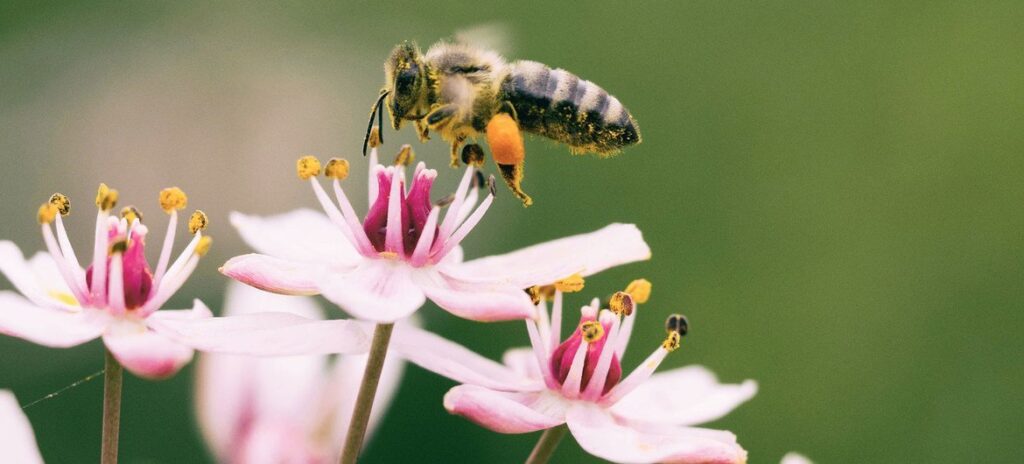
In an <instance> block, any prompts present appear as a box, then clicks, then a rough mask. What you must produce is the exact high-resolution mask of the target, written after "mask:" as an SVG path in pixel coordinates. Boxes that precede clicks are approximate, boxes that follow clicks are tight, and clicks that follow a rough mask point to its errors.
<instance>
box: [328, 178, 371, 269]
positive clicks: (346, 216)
mask: <svg viewBox="0 0 1024 464" xmlns="http://www.w3.org/2000/svg"><path fill="white" fill-rule="evenodd" d="M313 182H314V183H316V181H313ZM333 184H334V196H335V197H337V198H338V205H339V206H341V212H342V213H343V214H342V218H341V220H342V224H339V225H338V226H339V227H340V228H341V229H342V232H343V233H344V235H345V236H346V237H349V238H351V240H352V245H353V246H354V247H356V249H358V250H361V251H362V253H363V255H368V254H370V253H373V252H374V251H375V250H374V249H373V244H371V243H370V238H369V237H367V236H366V231H365V230H363V225H362V224H360V223H359V216H358V215H356V210H355V208H353V207H352V202H350V201H349V200H348V196H347V195H345V191H344V190H342V188H341V181H340V180H339V179H334V182H333ZM315 187H316V188H315V189H314V190H316V191H317V192H318V193H317V195H318V196H319V195H320V194H319V191H320V188H319V187H320V184H319V183H316V185H315ZM326 196H327V194H326V193H325V194H324V197H325V198H326ZM332 205H333V203H332ZM344 224H348V228H347V230H346V227H345V225H344Z"/></svg>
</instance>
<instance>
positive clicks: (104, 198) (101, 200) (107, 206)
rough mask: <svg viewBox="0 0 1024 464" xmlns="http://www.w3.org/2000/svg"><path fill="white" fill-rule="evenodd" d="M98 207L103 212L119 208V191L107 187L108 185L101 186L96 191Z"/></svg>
mask: <svg viewBox="0 0 1024 464" xmlns="http://www.w3.org/2000/svg"><path fill="white" fill-rule="evenodd" d="M96 206H97V207H98V208H99V209H100V210H101V211H110V210H112V209H114V207H115V206H117V190H114V189H112V188H110V187H107V184H100V188H99V189H97V190H96Z"/></svg>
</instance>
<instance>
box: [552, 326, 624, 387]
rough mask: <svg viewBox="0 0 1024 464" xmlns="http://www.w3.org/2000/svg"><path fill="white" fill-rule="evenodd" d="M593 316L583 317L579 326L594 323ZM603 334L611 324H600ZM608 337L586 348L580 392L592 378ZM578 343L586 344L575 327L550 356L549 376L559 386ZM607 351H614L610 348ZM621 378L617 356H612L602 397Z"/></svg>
mask: <svg viewBox="0 0 1024 464" xmlns="http://www.w3.org/2000/svg"><path fill="white" fill-rule="evenodd" d="M594 320H595V318H594V317H593V316H585V317H583V318H582V319H581V320H580V325H582V324H583V323H585V322H590V321H594ZM602 326H603V327H604V330H605V333H608V331H609V330H610V329H611V324H602ZM607 340H608V337H601V339H599V340H596V341H594V342H592V343H590V344H589V346H587V354H586V358H585V359H584V362H583V379H582V381H581V382H580V391H581V392H582V391H583V390H585V389H586V388H587V385H588V384H589V383H590V380H591V378H592V377H593V376H594V370H595V369H596V368H597V360H598V359H599V358H600V357H601V352H602V351H603V350H604V348H605V342H606V341H607ZM580 343H586V342H585V341H584V340H583V332H582V331H581V330H580V326H579V325H577V326H576V331H574V332H573V333H572V335H570V336H569V338H567V339H566V340H565V341H564V342H562V344H561V345H558V348H555V351H554V352H553V353H552V354H551V360H550V367H551V375H552V376H554V378H555V379H556V380H557V381H558V383H559V384H564V383H565V379H566V378H567V377H568V376H569V370H570V369H571V368H572V361H573V358H574V357H575V356H576V351H577V350H578V349H579V346H580ZM609 349H614V347H610V348H609ZM621 378H622V364H620V363H619V357H618V355H614V354H613V355H612V363H611V366H610V367H609V368H608V375H607V377H605V383H604V388H603V391H602V392H601V394H602V395H604V394H606V393H608V391H609V390H611V389H612V387H614V386H615V384H617V383H619V380H620V379H621Z"/></svg>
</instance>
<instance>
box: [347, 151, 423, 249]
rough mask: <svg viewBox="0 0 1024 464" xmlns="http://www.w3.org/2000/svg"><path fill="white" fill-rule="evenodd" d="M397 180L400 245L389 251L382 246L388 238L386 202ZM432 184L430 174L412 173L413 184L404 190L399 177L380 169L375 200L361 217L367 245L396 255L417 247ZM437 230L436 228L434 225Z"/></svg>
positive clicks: (389, 199) (389, 198) (421, 233)
mask: <svg viewBox="0 0 1024 464" xmlns="http://www.w3.org/2000/svg"><path fill="white" fill-rule="evenodd" d="M392 182H399V183H400V186H399V188H398V190H397V194H398V195H399V196H400V198H399V205H400V207H401V212H400V217H401V223H402V225H401V231H402V248H403V249H401V250H389V249H387V247H386V246H385V242H386V237H387V225H388V204H389V203H390V201H391V192H392V190H391V183H392ZM433 184H434V179H433V178H432V177H429V176H424V175H415V176H414V177H413V181H412V186H411V187H410V188H409V191H408V192H406V191H405V185H404V182H403V181H402V179H401V176H399V175H397V174H395V175H392V174H389V173H388V172H386V171H381V172H379V173H378V174H377V185H378V189H377V191H378V192H379V194H378V195H377V200H376V201H374V203H373V205H371V206H370V210H369V211H368V212H367V213H366V219H364V220H363V230H364V231H366V236H367V238H369V239H370V244H372V245H373V248H374V249H375V250H377V252H378V253H383V252H393V253H398V254H399V255H403V256H409V255H411V254H412V252H413V250H414V249H415V248H416V244H417V243H418V242H419V239H420V236H421V235H423V231H424V227H425V226H426V223H427V216H429V215H430V209H431V203H430V188H431V186H432V185H433ZM435 229H436V227H435ZM434 240H435V241H436V240H437V235H435V236H434Z"/></svg>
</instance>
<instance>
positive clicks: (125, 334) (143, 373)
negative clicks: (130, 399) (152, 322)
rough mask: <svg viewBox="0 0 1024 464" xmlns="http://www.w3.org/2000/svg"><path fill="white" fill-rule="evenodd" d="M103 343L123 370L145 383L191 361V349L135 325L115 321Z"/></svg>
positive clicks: (139, 325) (135, 323)
mask: <svg viewBox="0 0 1024 464" xmlns="http://www.w3.org/2000/svg"><path fill="white" fill-rule="evenodd" d="M103 343H104V344H105V345H106V346H107V349H108V350H110V353H111V354H113V355H114V358H116V359H117V362H119V363H120V364H121V365H122V366H124V368H125V369H127V370H128V371H129V372H131V373H133V374H135V375H137V376H139V377H143V378H147V379H165V378H168V377H170V376H172V375H174V374H176V373H177V372H178V370H180V369H181V368H182V367H183V366H184V365H185V364H188V362H189V361H191V360H192V354H193V351H192V348H189V347H187V346H185V345H182V344H180V343H177V342H175V341H174V340H171V339H169V338H167V337H165V336H163V335H161V334H159V333H157V332H154V331H152V330H149V329H148V328H147V327H146V326H145V325H144V324H142V323H139V322H137V321H127V320H122V321H118V322H116V323H115V324H112V325H111V326H110V327H108V329H107V332H106V333H104V334H103Z"/></svg>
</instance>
